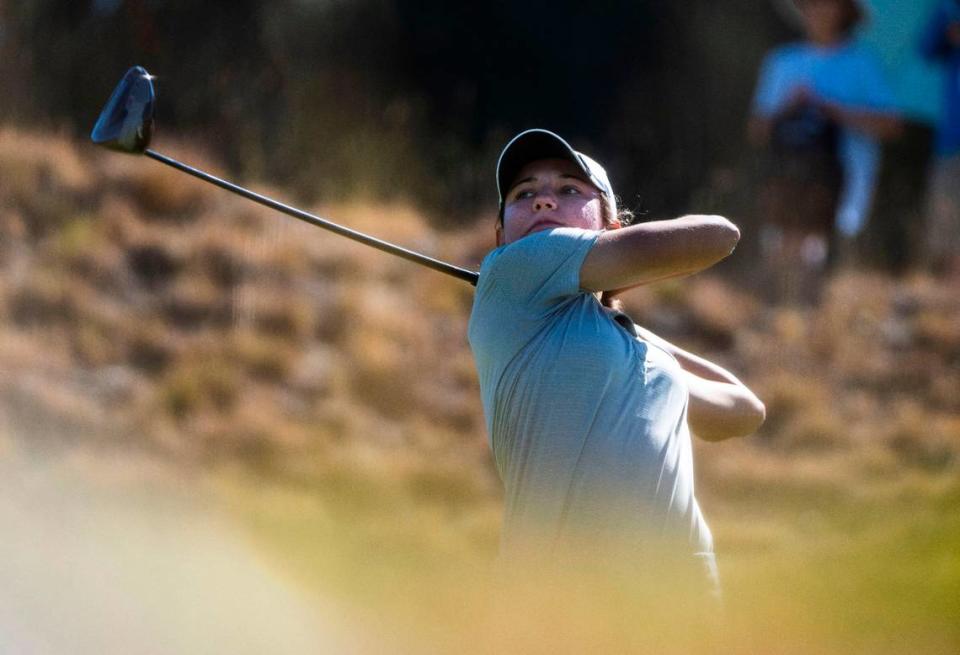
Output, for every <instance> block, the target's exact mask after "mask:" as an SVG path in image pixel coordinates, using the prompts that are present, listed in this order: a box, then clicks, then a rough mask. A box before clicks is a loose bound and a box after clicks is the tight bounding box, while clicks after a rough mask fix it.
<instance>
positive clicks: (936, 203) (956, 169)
mask: <svg viewBox="0 0 960 655" xmlns="http://www.w3.org/2000/svg"><path fill="white" fill-rule="evenodd" d="M920 45H921V50H922V52H923V54H924V55H925V56H926V57H927V58H929V59H932V60H937V61H941V62H943V63H944V64H945V65H946V69H947V71H946V73H947V74H946V77H945V83H944V93H943V104H944V108H943V114H942V118H941V121H940V125H939V129H938V133H937V161H936V163H935V164H934V168H933V174H932V176H931V179H930V188H929V199H928V203H929V204H928V213H927V221H928V225H927V235H926V236H927V238H926V244H927V254H928V257H929V261H930V264H931V265H932V266H933V268H934V270H935V271H937V272H939V273H947V274H952V275H960V0H944V1H943V2H941V3H940V4H939V6H938V7H937V8H936V9H935V10H934V12H933V15H932V16H931V18H930V21H929V23H928V25H927V28H926V30H925V31H924V33H923V36H922V40H921V44H920Z"/></svg>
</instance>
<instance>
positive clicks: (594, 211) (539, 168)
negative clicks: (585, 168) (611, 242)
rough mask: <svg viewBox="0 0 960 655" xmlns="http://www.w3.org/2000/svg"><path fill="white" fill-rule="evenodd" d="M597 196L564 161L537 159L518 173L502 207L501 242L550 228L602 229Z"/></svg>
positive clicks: (578, 171) (592, 188) (577, 171)
mask: <svg viewBox="0 0 960 655" xmlns="http://www.w3.org/2000/svg"><path fill="white" fill-rule="evenodd" d="M600 203H601V196H600V192H599V191H598V190H597V188H596V187H595V186H593V184H591V183H590V182H588V181H587V180H586V179H584V176H583V173H582V172H581V171H580V169H578V168H577V167H576V166H575V165H574V164H572V163H571V162H569V161H567V160H565V159H540V160H537V161H535V162H531V163H529V164H527V165H526V166H524V167H523V168H522V169H520V173H519V174H518V175H517V179H516V181H515V182H514V183H513V186H512V187H511V188H510V191H509V192H508V193H507V197H506V200H505V202H504V207H503V232H502V236H503V242H504V243H513V242H514V241H516V240H518V239H522V238H523V237H525V236H527V235H528V234H533V233H534V232H539V231H541V230H547V229H550V228H552V227H579V228H583V229H585V230H601V229H603V216H602V213H601V204H600Z"/></svg>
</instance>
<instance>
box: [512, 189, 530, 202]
mask: <svg viewBox="0 0 960 655" xmlns="http://www.w3.org/2000/svg"><path fill="white" fill-rule="evenodd" d="M532 197H533V189H520V190H519V191H517V192H516V195H514V197H513V199H514V200H526V199H527V198H532Z"/></svg>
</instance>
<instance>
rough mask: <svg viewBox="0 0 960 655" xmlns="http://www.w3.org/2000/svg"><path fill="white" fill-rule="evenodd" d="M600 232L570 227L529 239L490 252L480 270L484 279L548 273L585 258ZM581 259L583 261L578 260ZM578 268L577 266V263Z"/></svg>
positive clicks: (532, 235) (531, 236) (548, 231)
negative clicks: (487, 277) (579, 257)
mask: <svg viewBox="0 0 960 655" xmlns="http://www.w3.org/2000/svg"><path fill="white" fill-rule="evenodd" d="M600 234H601V233H600V232H597V231H591V230H582V229H579V228H573V227H558V228H551V229H549V230H543V231H540V232H536V233H534V234H531V235H528V236H525V237H523V238H522V239H519V240H517V241H514V242H513V243H510V244H508V245H505V246H500V247H499V248H496V249H495V250H492V251H491V252H490V253H488V254H487V256H486V257H485V258H484V260H483V263H482V264H481V266H480V278H481V280H482V279H483V277H484V276H485V275H487V276H492V277H496V276H498V275H511V276H513V275H518V274H525V275H534V274H535V273H536V272H538V271H540V272H543V271H550V270H553V269H556V268H557V267H558V266H562V265H563V264H564V263H567V262H571V261H572V260H576V259H577V258H578V256H585V255H586V253H587V252H588V251H589V250H590V248H591V246H593V244H594V243H595V242H596V240H597V238H598V237H599V236H600ZM581 258H582V257H581ZM576 265H577V266H579V262H577V263H576Z"/></svg>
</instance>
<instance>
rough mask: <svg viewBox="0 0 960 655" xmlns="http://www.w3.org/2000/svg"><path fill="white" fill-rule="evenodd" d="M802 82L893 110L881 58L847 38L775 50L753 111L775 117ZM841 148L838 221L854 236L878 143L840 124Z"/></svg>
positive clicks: (873, 179) (863, 105)
mask: <svg viewBox="0 0 960 655" xmlns="http://www.w3.org/2000/svg"><path fill="white" fill-rule="evenodd" d="M801 87H806V88H807V89H810V90H811V91H813V92H814V93H815V94H816V95H817V96H818V97H820V98H822V99H823V100H826V101H828V102H832V103H835V104H838V105H840V106H842V107H844V108H847V109H852V110H860V111H864V110H868V111H875V112H887V113H895V111H896V107H897V100H896V98H895V96H894V94H893V92H892V90H891V89H890V86H889V84H888V83H887V81H886V79H885V77H884V73H883V70H882V68H881V65H880V62H879V60H878V59H877V58H876V57H874V56H873V53H872V52H870V51H869V50H868V49H866V48H864V47H863V46H860V45H858V44H855V43H853V42H850V41H848V42H846V43H844V44H841V45H839V46H836V47H833V48H823V47H819V46H815V45H813V44H810V43H794V44H790V45H786V46H782V47H780V48H777V49H775V50H773V51H772V52H771V53H770V54H768V55H767V57H766V58H765V59H764V62H763V65H762V67H761V69H760V76H759V80H758V82H757V89H756V94H755V96H754V102H753V111H754V113H755V114H758V115H760V116H764V117H770V116H773V115H774V114H776V113H777V112H779V111H780V110H781V109H782V108H783V107H784V106H785V105H786V104H787V103H788V102H789V101H790V99H791V96H792V95H793V94H794V92H796V91H797V90H798V89H799V88H801ZM839 148H840V152H839V156H840V163H841V165H842V166H843V173H844V182H843V188H842V190H841V193H840V202H839V205H838V207H837V214H836V225H837V229H838V230H840V232H841V233H842V234H846V235H854V234H857V233H858V232H860V230H861V229H863V226H864V224H865V223H866V220H867V216H868V215H869V212H870V206H871V204H872V202H873V193H874V190H875V188H876V183H877V175H878V173H879V170H880V154H881V150H880V144H879V142H877V140H876V139H874V138H873V137H871V136H869V135H868V134H866V133H864V132H861V131H859V130H855V129H852V128H847V127H844V128H842V129H841V130H840V143H839Z"/></svg>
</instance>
